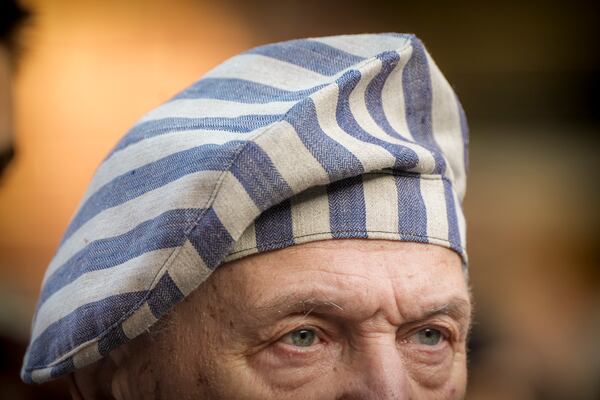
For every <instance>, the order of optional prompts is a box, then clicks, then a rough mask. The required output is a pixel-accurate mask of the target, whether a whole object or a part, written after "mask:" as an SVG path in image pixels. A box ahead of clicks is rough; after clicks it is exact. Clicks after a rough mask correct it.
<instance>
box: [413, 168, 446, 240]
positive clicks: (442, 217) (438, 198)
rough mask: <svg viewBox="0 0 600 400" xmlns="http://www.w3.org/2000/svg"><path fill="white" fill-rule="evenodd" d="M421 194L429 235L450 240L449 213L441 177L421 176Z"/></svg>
mask: <svg viewBox="0 0 600 400" xmlns="http://www.w3.org/2000/svg"><path fill="white" fill-rule="evenodd" d="M419 182H420V184H421V196H422V197H423V203H424V204H425V210H426V213H427V236H428V237H429V238H433V239H440V240H443V241H447V240H448V214H447V213H446V196H445V194H444V182H443V181H442V179H441V178H439V179H435V178H425V177H421V178H419Z"/></svg>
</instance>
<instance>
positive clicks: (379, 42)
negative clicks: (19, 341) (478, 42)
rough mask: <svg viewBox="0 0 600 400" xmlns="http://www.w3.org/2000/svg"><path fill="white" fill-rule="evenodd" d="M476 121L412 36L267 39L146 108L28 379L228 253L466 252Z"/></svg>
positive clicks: (84, 206) (40, 335)
mask: <svg viewBox="0 0 600 400" xmlns="http://www.w3.org/2000/svg"><path fill="white" fill-rule="evenodd" d="M466 163H467V127H466V121H465V118H464V114H463V111H462V108H461V106H460V104H459V102H458V99H457V98H456V96H455V94H454V92H453V91H452V88H451V87H450V85H449V84H448V82H447V81H446V79H445V78H444V77H443V75H442V73H441V72H440V70H439V69H438V68H437V66H436V65H435V63H434V62H433V60H432V59H431V58H430V56H429V55H428V53H427V52H426V50H425V48H424V47H423V45H422V43H421V42H420V41H419V40H418V39H417V38H416V37H414V36H412V35H401V34H367V35H352V36H334V37H325V38H315V39H303V40H293V41H288V42H282V43H276V44H271V45H266V46H261V47H258V48H255V49H252V50H249V51H247V52H244V53H242V54H240V55H238V56H235V57H233V58H231V59H229V60H227V61H226V62H224V63H223V64H221V65H220V66H218V67H216V68H215V69H213V70H212V71H210V72H209V73H208V74H207V75H206V76H205V77H204V78H203V79H201V80H200V81H198V82H196V83H194V84H193V85H192V86H190V87H189V88H187V89H185V90H184V91H183V92H182V93H180V94H178V95H177V96H175V97H174V98H173V99H171V100H170V101H168V102H167V103H166V104H164V105H162V106H160V107H158V108H157V109H155V110H154V111H151V112H150V113H148V114H147V115H145V116H144V117H143V118H142V119H141V120H140V121H139V122H138V123H137V124H136V125H135V126H134V127H133V128H132V129H131V130H130V131H129V132H128V133H127V134H126V135H125V136H124V137H123V139H122V140H121V141H120V142H119V143H118V144H117V145H116V147H115V148H114V149H113V150H112V152H111V153H110V154H109V155H108V157H107V158H106V159H105V160H104V162H103V163H102V164H101V165H100V166H99V168H98V170H97V171H96V174H95V176H94V178H93V180H92V182H91V184H90V187H89V189H88V191H87V193H86V194H85V197H84V198H83V200H82V202H81V204H80V207H79V210H78V212H77V214H76V216H75V218H74V219H73V221H72V222H71V224H70V225H69V227H68V229H67V232H66V233H65V235H64V238H63V240H62V242H61V245H60V247H59V249H58V251H57V253H56V255H55V257H54V259H53V260H52V261H51V263H50V265H49V267H48V270H47V272H46V275H45V278H44V283H43V287H42V292H41V295H40V299H39V304H38V308H37V311H36V314H35V317H34V320H33V328H32V334H31V342H30V345H29V348H28V351H27V354H26V356H25V360H24V365H23V369H22V372H21V376H22V379H23V380H24V381H26V382H44V381H47V380H49V379H52V378H54V377H58V376H60V375H64V374H67V373H69V372H72V371H73V370H75V369H77V368H80V367H83V366H85V365H88V364H90V363H92V362H94V361H96V360H98V359H100V358H101V357H103V356H104V355H106V354H107V353H108V352H109V351H111V350H112V349H115V348H116V347H118V346H120V345H122V344H123V343H125V342H127V341H128V340H130V339H132V338H134V337H136V336H138V335H140V334H141V333H143V332H144V331H145V330H147V329H148V327H150V326H151V325H152V324H154V323H155V322H156V321H157V320H158V319H159V318H161V317H162V316H163V315H164V314H165V313H167V312H168V311H169V310H170V309H171V308H172V307H173V306H174V305H175V304H177V303H178V302H180V301H181V300H182V299H183V298H184V297H185V296H187V295H188V294H189V293H190V292H191V291H193V290H194V289H195V288H197V287H198V285H200V284H201V283H202V282H203V281H204V280H205V279H206V278H207V277H208V276H209V275H210V273H211V272H212V271H213V270H214V269H215V268H216V267H218V266H219V265H220V264H222V263H224V262H226V261H229V260H233V259H236V258H240V257H243V256H246V255H248V254H252V253H258V252H262V251H268V250H272V249H276V248H282V247H286V246H291V245H294V244H298V243H302V242H307V241H314V240H322V239H336V238H376V239H392V240H403V241H413V242H422V243H435V244H438V245H442V246H445V247H448V248H450V249H452V250H454V251H456V252H457V253H458V254H460V255H461V257H462V258H463V263H464V265H466V253H465V224H464V218H463V214H462V210H461V201H462V197H463V195H464V192H465V185H466V176H465V175H466V172H465V170H466Z"/></svg>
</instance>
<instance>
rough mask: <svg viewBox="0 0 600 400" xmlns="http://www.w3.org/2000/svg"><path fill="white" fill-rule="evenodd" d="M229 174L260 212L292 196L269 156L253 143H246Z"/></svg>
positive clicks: (290, 190)
mask: <svg viewBox="0 0 600 400" xmlns="http://www.w3.org/2000/svg"><path fill="white" fill-rule="evenodd" d="M231 173H232V174H233V175H234V176H235V177H236V178H237V179H238V180H239V181H240V183H241V184H242V186H244V189H246V192H248V195H249V196H250V198H252V200H254V203H255V204H256V206H257V207H258V208H259V209H260V210H261V211H264V210H266V209H267V208H269V207H271V206H272V205H273V204H277V203H279V202H281V201H283V200H285V199H287V198H288V197H290V196H292V195H293V194H294V193H293V191H292V189H291V188H290V187H289V185H288V184H287V182H286V181H285V180H284V179H283V177H282V176H281V174H280V173H279V171H277V168H275V166H274V165H273V163H272V162H271V159H270V158H269V156H268V155H267V154H266V153H265V152H264V151H263V150H262V149H261V148H260V147H259V146H258V145H257V144H256V143H254V142H248V143H246V146H245V147H244V149H243V150H242V151H241V152H240V154H239V155H238V157H237V158H236V160H235V163H234V164H233V165H232V166H231Z"/></svg>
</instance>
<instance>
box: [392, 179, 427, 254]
mask: <svg viewBox="0 0 600 400" xmlns="http://www.w3.org/2000/svg"><path fill="white" fill-rule="evenodd" d="M395 181H396V190H397V191H398V232H399V233H400V235H401V237H402V238H403V239H404V240H408V241H416V242H418V241H422V242H424V243H427V242H428V241H427V211H426V209H425V203H424V202H423V196H422V195H421V180H420V178H419V176H418V175H414V176H403V175H397V176H396V177H395Z"/></svg>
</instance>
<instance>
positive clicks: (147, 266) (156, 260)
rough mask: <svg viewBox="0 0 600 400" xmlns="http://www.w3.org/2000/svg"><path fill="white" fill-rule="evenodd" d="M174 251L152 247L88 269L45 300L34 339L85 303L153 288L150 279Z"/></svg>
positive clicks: (34, 332) (36, 323)
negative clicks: (106, 265) (119, 261)
mask: <svg viewBox="0 0 600 400" xmlns="http://www.w3.org/2000/svg"><path fill="white" fill-rule="evenodd" d="M172 252H173V248H167V249H160V250H155V251H150V252H147V253H144V254H142V255H140V256H138V257H136V258H132V259H130V260H127V261H126V262H124V263H123V264H120V265H117V266H115V267H112V268H106V269H101V270H98V271H91V272H87V273H85V274H83V275H81V276H80V277H78V278H77V279H75V280H74V281H73V282H71V283H69V284H68V285H65V286H63V287H62V288H60V289H59V290H58V291H56V292H55V293H53V294H52V295H51V296H50V297H49V298H48V299H47V300H46V301H45V302H44V303H42V304H41V306H40V308H39V310H38V313H37V317H36V319H35V324H34V326H33V331H32V333H31V342H34V341H35V340H36V339H37V338H38V337H39V335H41V334H42V333H43V332H44V331H45V330H46V328H48V326H50V325H51V324H53V323H54V322H56V321H58V320H60V319H61V318H64V317H65V316H67V315H69V314H70V313H71V312H73V311H75V310H76V309H77V308H79V307H81V306H83V305H85V304H88V303H92V302H95V301H99V300H102V299H105V298H107V297H109V296H114V295H118V294H122V293H129V292H137V291H142V290H149V289H151V288H150V287H149V285H150V283H152V281H153V280H154V277H155V276H156V274H157V273H158V271H159V270H160V268H161V267H162V266H163V265H164V263H165V261H166V259H167V257H168V256H169V255H170V254H171V253H172Z"/></svg>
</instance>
